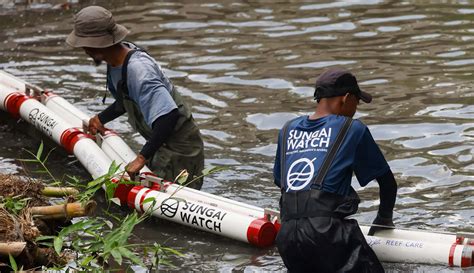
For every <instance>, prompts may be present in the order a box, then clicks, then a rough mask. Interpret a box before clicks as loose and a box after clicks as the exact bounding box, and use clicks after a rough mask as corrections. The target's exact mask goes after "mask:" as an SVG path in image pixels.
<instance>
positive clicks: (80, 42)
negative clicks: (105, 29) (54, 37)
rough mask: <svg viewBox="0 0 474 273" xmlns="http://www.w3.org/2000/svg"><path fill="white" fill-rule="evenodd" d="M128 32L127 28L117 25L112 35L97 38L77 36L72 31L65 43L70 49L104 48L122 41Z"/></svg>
mask: <svg viewBox="0 0 474 273" xmlns="http://www.w3.org/2000/svg"><path fill="white" fill-rule="evenodd" d="M129 32H130V31H128V29H127V28H125V27H124V26H122V25H119V24H117V28H116V30H115V31H114V33H113V35H110V34H108V35H104V36H98V37H82V36H77V34H76V32H75V31H74V30H73V31H72V32H71V33H70V34H69V35H68V36H67V38H66V43H67V44H68V45H69V46H71V47H92V48H106V47H109V46H113V45H114V44H117V43H120V42H121V41H123V39H125V37H126V36H127V34H128V33H129Z"/></svg>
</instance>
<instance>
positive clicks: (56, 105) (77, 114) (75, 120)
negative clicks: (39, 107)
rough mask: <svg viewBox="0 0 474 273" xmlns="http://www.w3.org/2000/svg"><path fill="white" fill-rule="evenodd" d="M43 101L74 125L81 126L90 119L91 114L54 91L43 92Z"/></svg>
mask: <svg viewBox="0 0 474 273" xmlns="http://www.w3.org/2000/svg"><path fill="white" fill-rule="evenodd" d="M41 100H42V103H43V104H44V105H46V107H48V108H49V109H51V111H53V112H55V113H56V114H58V115H59V116H60V117H62V118H63V119H64V120H65V121H67V122H68V124H70V125H71V126H72V127H76V128H81V129H82V126H83V122H84V121H89V116H88V115H86V114H85V113H84V112H82V111H81V110H79V109H78V108H77V107H75V106H74V105H72V104H71V103H70V102H68V101H67V100H65V99H64V98H62V97H60V96H58V95H56V94H54V93H52V92H43V94H42V96H41Z"/></svg>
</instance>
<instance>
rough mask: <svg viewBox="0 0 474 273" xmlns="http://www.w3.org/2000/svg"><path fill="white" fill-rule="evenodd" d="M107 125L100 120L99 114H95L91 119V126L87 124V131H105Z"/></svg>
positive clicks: (93, 133) (95, 132) (92, 132)
mask: <svg viewBox="0 0 474 273" xmlns="http://www.w3.org/2000/svg"><path fill="white" fill-rule="evenodd" d="M105 130H106V129H105V127H104V125H103V124H102V122H100V120H99V116H97V115H95V116H93V117H92V118H91V119H90V120H89V126H87V128H86V131H88V132H89V133H90V134H92V135H95V134H97V131H99V132H101V133H103V132H104V131H105Z"/></svg>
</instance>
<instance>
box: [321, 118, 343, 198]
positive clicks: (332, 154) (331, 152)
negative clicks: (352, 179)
mask: <svg viewBox="0 0 474 273" xmlns="http://www.w3.org/2000/svg"><path fill="white" fill-rule="evenodd" d="M351 124H352V119H351V118H347V117H346V118H345V120H344V124H343V125H342V128H341V130H340V131H339V133H338V134H337V137H336V141H335V142H334V144H333V145H332V146H331V148H330V149H329V152H328V154H327V156H326V158H325V159H324V161H323V164H322V165H321V169H319V171H318V175H317V176H316V177H315V178H314V180H313V183H312V184H313V185H317V186H318V187H319V189H321V188H322V186H323V181H324V178H325V177H326V175H327V173H328V170H329V168H330V167H331V165H332V162H333V161H334V158H335V157H336V154H337V151H338V150H339V148H340V147H341V145H342V142H343V141H344V138H346V135H347V131H348V130H349V128H350V127H351Z"/></svg>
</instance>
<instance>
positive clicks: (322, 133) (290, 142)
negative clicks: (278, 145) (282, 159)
mask: <svg viewBox="0 0 474 273" xmlns="http://www.w3.org/2000/svg"><path fill="white" fill-rule="evenodd" d="M331 133H332V128H322V129H321V130H317V131H314V132H313V131H309V132H308V131H300V130H296V129H294V130H290V132H289V135H288V139H287V147H288V149H287V151H286V154H292V153H301V152H311V151H316V152H326V151H327V148H328V147H329V142H330V139H331Z"/></svg>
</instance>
